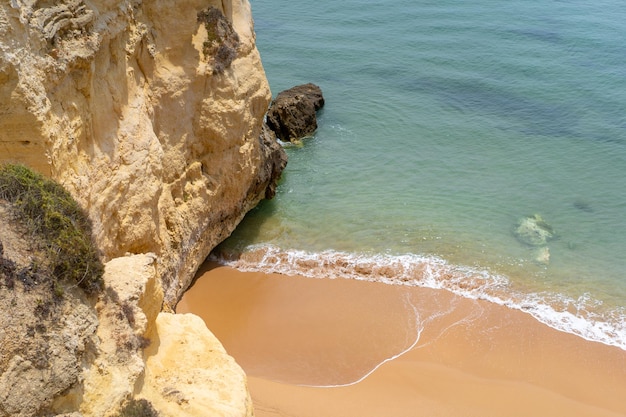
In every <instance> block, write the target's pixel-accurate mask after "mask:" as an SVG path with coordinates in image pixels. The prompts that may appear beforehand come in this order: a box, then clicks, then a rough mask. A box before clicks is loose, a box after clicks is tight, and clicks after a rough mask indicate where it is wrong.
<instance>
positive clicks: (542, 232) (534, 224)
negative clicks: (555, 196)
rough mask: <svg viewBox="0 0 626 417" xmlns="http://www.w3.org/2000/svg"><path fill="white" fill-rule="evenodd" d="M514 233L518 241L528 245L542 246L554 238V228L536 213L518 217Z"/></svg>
mask: <svg viewBox="0 0 626 417" xmlns="http://www.w3.org/2000/svg"><path fill="white" fill-rule="evenodd" d="M514 233H515V237H517V239H518V240H519V241H520V242H522V243H525V244H527V245H530V246H543V245H545V244H546V243H547V242H548V241H549V240H551V239H553V238H554V229H552V226H550V225H549V224H548V223H546V221H545V220H543V218H541V216H540V215H538V214H534V215H532V216H527V217H524V218H522V219H520V220H519V222H518V223H517V227H516V228H515V231H514Z"/></svg>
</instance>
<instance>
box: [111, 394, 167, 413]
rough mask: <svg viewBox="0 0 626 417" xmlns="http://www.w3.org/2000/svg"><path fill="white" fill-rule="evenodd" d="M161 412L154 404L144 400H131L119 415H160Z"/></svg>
mask: <svg viewBox="0 0 626 417" xmlns="http://www.w3.org/2000/svg"><path fill="white" fill-rule="evenodd" d="M158 416H159V413H158V412H157V411H156V410H155V409H154V407H153V406H152V404H151V403H150V402H149V401H147V400H144V399H143V398H142V399H140V400H131V401H129V402H128V404H126V406H125V407H124V408H123V409H122V411H121V412H120V414H119V416H118V417H158Z"/></svg>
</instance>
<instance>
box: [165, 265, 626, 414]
mask: <svg viewBox="0 0 626 417" xmlns="http://www.w3.org/2000/svg"><path fill="white" fill-rule="evenodd" d="M177 312H179V313H187V312H193V313H195V314H197V315H199V316H201V317H202V318H203V319H204V321H205V322H206V324H207V326H208V327H209V329H211V331H213V333H215V335H216V336H217V337H218V338H219V339H220V340H221V341H222V343H223V344H224V346H225V348H226V350H227V351H228V352H229V353H230V354H231V355H232V356H234V357H235V359H236V360H237V362H238V363H239V364H240V365H241V366H242V367H243V369H244V370H245V371H246V373H247V375H248V377H249V387H250V391H251V394H252V398H253V401H254V405H255V414H256V415H257V416H260V417H264V416H290V417H305V416H316V417H320V416H334V417H336V416H344V417H345V416H360V417H363V416H455V417H461V416H463V417H467V416H481V417H485V416H494V417H495V416H498V417H502V416H550V417H555V416H568V417H571V416H589V417H591V416H593V417H601V416H626V395H625V394H626V351H623V350H621V349H619V348H616V347H611V346H606V345H603V344H600V343H597V342H589V341H586V340H584V339H582V338H580V337H577V336H574V335H571V334H567V333H563V332H560V331H557V330H554V329H551V328H549V327H547V326H545V325H543V324H541V323H539V322H538V321H537V320H535V319H534V318H533V317H531V316H530V315H528V314H525V313H524V312H521V311H516V310H511V309H508V308H506V307H503V306H499V305H495V304H492V303H489V302H486V301H479V300H469V299H464V298H461V297H458V296H455V295H453V294H450V293H448V292H446V291H440V290H431V289H424V288H414V287H401V286H392V285H386V284H382V283H371V282H363V281H354V280H345V279H332V277H328V278H327V279H313V278H304V277H294V276H284V275H276V274H263V273H251V272H240V271H237V270H235V269H232V268H229V267H225V266H219V265H216V264H211V263H207V264H205V266H204V267H203V268H202V270H201V271H200V272H199V278H198V279H197V281H196V282H195V284H194V286H193V287H192V288H191V289H190V290H189V291H188V292H187V293H186V294H185V296H184V297H183V299H182V300H181V302H180V303H179V304H178V307H177Z"/></svg>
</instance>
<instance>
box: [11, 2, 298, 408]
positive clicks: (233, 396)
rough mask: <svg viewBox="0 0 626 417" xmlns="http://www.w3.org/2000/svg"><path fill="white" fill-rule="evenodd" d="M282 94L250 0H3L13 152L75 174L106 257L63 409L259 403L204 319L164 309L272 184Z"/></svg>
mask: <svg viewBox="0 0 626 417" xmlns="http://www.w3.org/2000/svg"><path fill="white" fill-rule="evenodd" d="M270 98H271V96H270V91H269V87H268V84H267V80H266V78H265V74H264V71H263V68H262V65H261V62H260V58H259V54H258V51H257V49H256V46H255V38H254V31H253V24H252V17H251V13H250V5H249V3H248V0H177V1H174V0H150V1H145V0H144V1H142V0H126V1H121V0H89V1H88V0H58V1H37V0H10V1H5V2H1V3H0V162H3V161H9V162H22V163H25V164H26V165H28V166H30V167H32V168H34V169H36V170H38V171H40V172H42V173H44V174H46V175H49V176H51V177H52V178H53V179H55V180H57V181H59V182H60V183H62V184H63V185H64V186H65V187H66V188H67V189H68V190H69V191H70V192H71V193H72V195H73V196H74V197H75V198H76V200H77V201H78V202H79V203H80V204H81V205H82V206H83V207H84V208H85V209H86V210H87V212H88V214H89V216H90V218H91V220H92V222H93V225H94V233H95V238H96V241H97V243H98V245H99V247H100V248H101V249H102V251H103V254H104V261H105V262H107V265H106V273H105V285H106V291H105V293H104V295H101V296H100V298H99V300H98V302H97V304H96V305H95V310H96V312H97V316H98V327H97V331H96V334H95V335H96V338H97V342H96V341H94V343H93V345H90V346H89V349H88V350H89V351H88V352H87V353H88V354H86V355H85V356H86V359H85V364H84V368H83V375H82V376H80V378H78V377H77V378H78V380H79V383H77V384H75V386H74V387H73V388H71V389H68V390H67V391H66V392H65V394H63V395H61V396H58V397H55V399H54V401H53V403H52V405H51V406H50V407H51V409H53V410H55V411H56V412H59V413H62V412H68V413H70V412H74V411H76V410H78V411H79V412H80V414H81V415H84V416H114V415H117V413H118V411H119V408H120V406H121V405H122V404H123V403H124V402H125V401H127V400H129V399H130V398H146V399H148V400H150V401H151V402H152V403H154V405H155V406H156V407H158V409H159V412H160V413H161V415H164V416H170V415H171V416H181V415H182V416H184V415H189V416H191V415H216V416H217V415H219V416H248V415H252V409H251V405H250V404H251V403H250V399H249V395H248V392H247V388H246V379H245V375H244V374H243V371H242V370H241V368H239V366H238V365H237V364H235V363H234V361H233V360H232V358H230V357H229V356H228V355H227V354H226V353H225V352H224V350H223V348H221V345H220V344H219V341H217V340H216V339H215V337H214V336H213V335H212V334H211V333H210V332H209V331H208V330H207V329H206V327H205V326H204V325H203V323H202V322H201V320H199V319H196V318H193V317H191V316H176V315H172V314H168V313H162V312H161V313H160V310H161V309H162V308H163V309H165V310H168V309H171V308H173V306H174V305H175V304H176V302H177V300H178V299H179V297H180V296H181V295H182V293H183V291H184V290H185V289H186V288H187V287H188V285H189V284H190V283H191V280H192V279H193V276H194V273H195V271H196V270H197V268H198V266H199V265H200V263H201V262H202V261H203V260H204V258H205V257H206V256H207V254H208V252H209V251H210V250H211V249H212V248H213V247H214V246H215V245H216V244H217V243H219V242H220V241H222V240H223V239H224V238H226V237H227V236H228V235H229V234H230V233H231V232H232V230H233V229H234V228H235V226H236V225H237V224H238V223H239V221H240V220H241V219H242V218H243V216H244V215H245V213H246V212H247V211H248V210H249V209H251V208H252V207H254V206H255V205H256V204H257V203H258V201H259V200H261V199H262V198H264V197H266V196H271V195H273V192H274V187H275V181H276V179H277V177H278V175H279V174H280V171H281V170H282V168H283V167H284V164H285V163H286V158H285V156H284V152H283V150H282V148H281V147H280V146H279V145H278V144H277V143H276V141H275V140H273V139H272V138H271V137H270V136H269V135H268V134H265V133H264V131H263V129H262V119H263V116H264V114H265V112H266V110H267V106H268V103H269V100H270ZM181 349H182V350H185V352H181ZM198 352H207V353H206V355H200V354H199V353H198ZM199 355H200V356H199ZM189 381H191V383H189ZM207 407H208V408H207Z"/></svg>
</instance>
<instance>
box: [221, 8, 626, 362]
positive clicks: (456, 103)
mask: <svg viewBox="0 0 626 417" xmlns="http://www.w3.org/2000/svg"><path fill="white" fill-rule="evenodd" d="M252 8H253V15H254V18H255V24H256V32H257V43H258V47H259V50H260V52H261V56H262V59H263V63H264V66H265V69H266V72H267V76H268V79H269V81H270V85H271V87H272V91H273V93H274V94H276V93H278V92H279V91H281V90H283V89H285V88H289V87H291V86H293V85H296V84H301V83H306V82H313V83H316V84H318V85H320V86H321V88H322V89H323V91H324V95H325V98H326V106H325V108H324V109H323V110H322V111H321V112H320V114H319V129H318V131H317V132H316V133H315V135H314V136H313V137H311V138H308V139H305V140H304V141H303V143H302V145H301V146H287V151H288V154H289V164H288V166H287V169H286V171H285V173H284V176H283V180H282V183H281V184H280V186H279V189H278V194H277V196H276V198H275V199H274V200H272V201H269V202H265V203H263V204H262V205H261V206H260V207H259V208H258V209H256V210H255V211H253V212H252V213H251V214H250V215H249V216H248V217H247V218H246V220H245V221H244V223H243V224H242V225H241V226H240V227H239V228H238V230H237V231H236V233H235V234H234V235H233V237H232V238H231V239H229V240H228V241H227V242H225V243H224V244H223V245H222V246H221V248H220V249H221V252H222V253H223V254H226V255H223V256H225V257H228V254H232V253H238V252H242V251H243V252H245V253H247V255H246V256H244V257H243V259H242V260H240V261H239V264H237V265H238V266H239V267H240V268H264V269H265V270H279V271H283V272H298V273H303V274H312V275H315V274H318V275H320V274H322V275H323V274H325V273H328V271H329V270H332V271H335V270H337V269H338V268H339V269H346V267H345V265H350V268H351V269H350V273H349V274H348V275H351V277H352V278H359V279H369V280H386V281H387V282H393V283H403V284H410V285H422V286H432V287H437V288H439V287H440V288H448V289H451V290H452V291H455V292H457V293H459V294H462V295H464V296H468V297H473V298H486V299H491V300H493V301H495V302H498V303H501V304H505V305H510V306H511V307H513V308H519V309H522V310H524V311H528V312H530V313H532V314H533V315H535V317H537V318H538V319H540V320H542V321H544V322H547V323H549V324H550V325H552V326H553V327H557V328H560V329H562V330H566V331H570V332H574V333H576V334H579V335H581V336H583V337H586V338H589V339H593V340H599V341H602V342H605V343H608V344H614V345H618V346H621V347H622V348H625V349H626V325H625V324H624V322H625V317H626V313H625V306H626V257H625V256H624V252H625V249H626V181H624V179H623V177H624V174H625V173H626V116H625V115H626V104H625V103H626V100H625V99H626V77H625V75H626V70H625V68H626V66H625V65H624V59H625V58H624V57H626V46H624V44H623V42H622V39H624V37H625V36H626V12H625V11H624V10H625V9H623V7H621V5H620V4H618V3H617V2H616V1H602V2H594V3H589V2H583V1H572V2H557V1H546V0H535V1H526V2H506V3H503V2H495V1H492V0H479V1H474V2H452V1H445V0H444V1H437V2H431V1H417V2H415V1H400V2H394V3H393V4H387V3H385V2H382V3H376V4H372V3H371V2H365V1H363V0H347V1H343V2H330V1H326V0H321V1H317V2H308V3H304V2H288V1H284V0H280V1H272V2H269V1H267V0H264V1H261V0H255V1H253V2H252ZM532 214H540V215H541V216H542V217H543V219H545V221H546V222H547V223H549V224H550V225H551V226H552V227H553V229H554V231H555V232H556V236H555V238H554V239H553V240H551V241H549V242H547V244H546V245H544V246H543V247H541V248H533V247H530V246H528V245H526V244H524V243H522V242H520V241H519V240H517V239H516V238H515V236H514V234H513V230H514V228H515V225H516V222H517V221H518V220H519V219H520V218H522V217H524V216H526V215H532ZM259 247H261V248H259ZM538 250H544V254H545V251H546V250H547V251H548V252H549V262H548V263H545V262H543V263H542V262H539V261H537V257H538V253H537V251H538ZM302 259H304V260H306V262H304V261H298V260H302ZM258 261H263V262H262V263H261V264H259V263H258ZM312 263H313V264H316V265H321V266H315V267H313V266H312ZM357 264H361V266H360V267H358V268H355V265H357ZM363 264H365V265H366V266H362V265H363ZM407 264H408V265H409V267H407V266H406V265H407ZM399 265H404V266H402V267H401V266H399ZM377 268H378V269H380V268H383V269H384V270H385V273H383V274H381V273H379V272H372V270H376V269H377ZM407 268H408V270H411V271H414V270H417V271H418V272H406V270H407ZM355 271H356V272H355Z"/></svg>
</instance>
